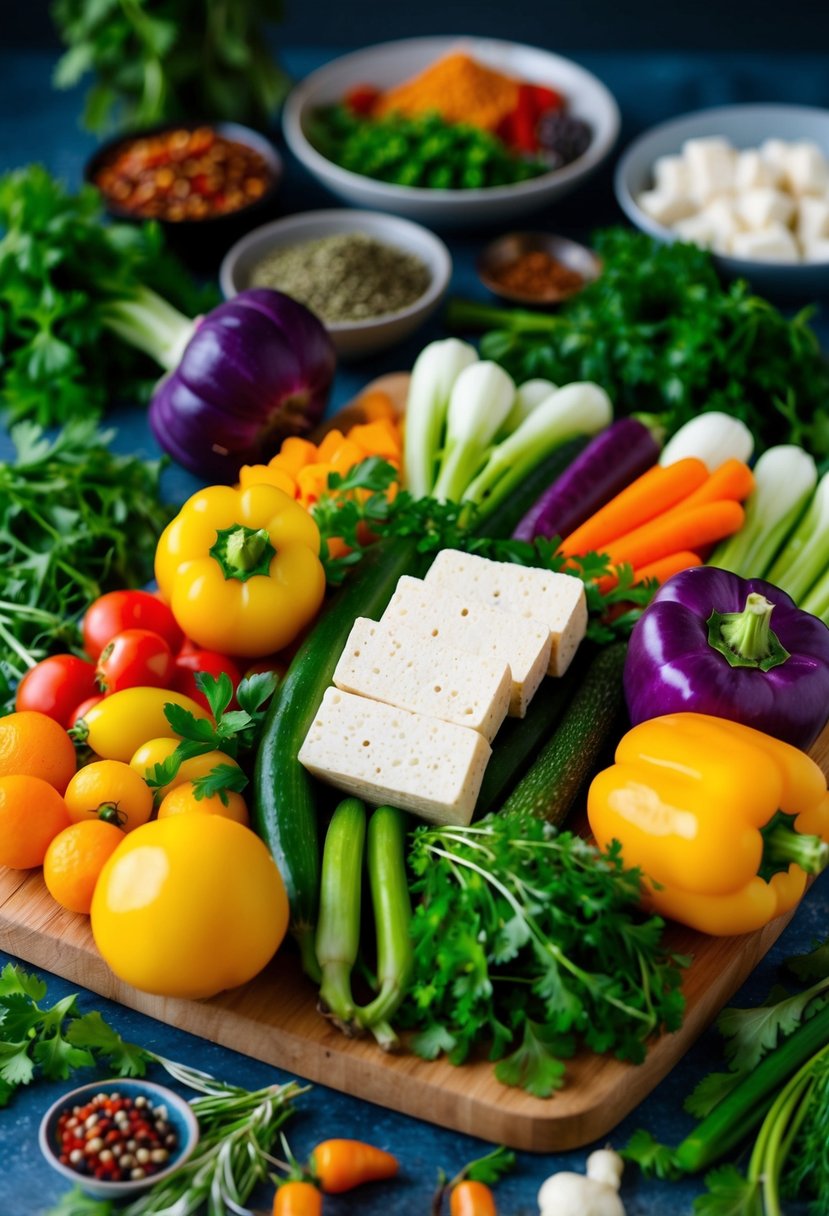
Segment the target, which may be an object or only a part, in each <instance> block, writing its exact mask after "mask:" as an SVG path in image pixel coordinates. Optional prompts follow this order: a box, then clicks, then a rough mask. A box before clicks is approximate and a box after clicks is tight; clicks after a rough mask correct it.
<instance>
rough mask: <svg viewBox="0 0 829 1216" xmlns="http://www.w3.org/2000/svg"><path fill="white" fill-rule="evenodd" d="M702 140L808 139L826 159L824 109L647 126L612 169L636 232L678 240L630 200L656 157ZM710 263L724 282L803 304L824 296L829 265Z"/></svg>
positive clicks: (744, 112) (736, 110) (720, 258)
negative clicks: (689, 141) (744, 284)
mask: <svg viewBox="0 0 829 1216" xmlns="http://www.w3.org/2000/svg"><path fill="white" fill-rule="evenodd" d="M708 135H722V136H724V137H725V138H726V139H728V140H730V142H731V143H732V144H733V145H734V147H735V148H757V147H759V146H760V144H761V143H762V142H763V140H765V139H785V140H789V141H793V140H813V141H814V142H815V143H816V144H818V145H820V147H821V148H822V149H823V151H824V153H825V155H826V156H827V157H829V110H820V109H816V108H814V107H811V106H793V105H744V106H720V107H717V108H714V109H710V110H698V111H697V112H696V113H694V114H686V115H684V116H683V117H682V118H674V119H671V120H670V121H669V122H663V123H661V124H660V125H659V126H658V127H652V128H651V130H650V131H646V132H645V134H644V135H640V136H639V138H638V139H636V140H634V142H633V143H632V144H631V145H630V146H629V147H628V148H627V150H626V151H625V153H624V155H623V156H622V157H621V159H620V161H619V163H618V165H617V167H616V179H615V189H616V197H617V199H618V200H619V205H620V206H621V208H622V210H623V211H624V212H625V214H626V215H627V217H628V219H630V220H631V221H632V223H634V224H635V225H636V227H637V228H641V230H642V231H643V232H647V233H649V234H650V235H651V236H654V237H656V238H657V239H658V240H661V241H675V240H677V239H678V238H677V236H676V233H674V232H672V231H671V229H670V228H664V227H663V226H662V225H661V224H657V223H656V222H655V221H654V220H652V219H651V218H650V216H648V215H646V214H645V212H644V211H643V210H642V209H641V207H639V205H638V203H637V202H636V199H637V197H638V195H639V194H641V192H642V191H643V190H647V189H649V188H650V187H651V186H652V185H653V180H652V168H653V163H654V161H655V160H656V159H657V157H659V156H668V155H672V154H675V153H678V152H679V151H680V149H681V147H682V145H683V143H684V142H685V140H686V139H697V138H699V137H701V136H708ZM714 261H715V263H716V264H717V266H718V267H719V268H720V270H721V271H722V272H723V273H724V274H725V275H726V276H727V277H729V278H743V279H748V280H749V281H750V283H751V284H752V286H753V287H754V288H755V289H756V290H757V291H761V292H764V293H766V294H767V295H778V296H787V297H791V296H799V297H802V298H803V299H804V300H808V299H810V298H812V297H813V296H816V295H821V294H823V293H826V292H829V262H760V261H754V260H748V259H746V258H735V257H729V256H726V255H725V254H715V255H714Z"/></svg>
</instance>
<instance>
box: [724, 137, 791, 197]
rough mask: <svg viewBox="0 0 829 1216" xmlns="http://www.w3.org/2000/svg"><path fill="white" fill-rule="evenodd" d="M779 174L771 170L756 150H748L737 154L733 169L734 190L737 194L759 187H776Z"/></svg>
mask: <svg viewBox="0 0 829 1216" xmlns="http://www.w3.org/2000/svg"><path fill="white" fill-rule="evenodd" d="M780 178H781V174H780V171H779V170H778V169H775V168H773V166H772V165H771V164H769V162H768V161H767V160H764V159H763V155H762V153H761V152H760V151H759V149H757V148H748V149H746V151H745V152H738V153H737V162H736V165H735V167H734V189H735V191H737V193H738V194H741V193H742V192H743V191H745V190H756V189H758V188H759V187H760V186H776V185H777V184H778V182H779V181H780Z"/></svg>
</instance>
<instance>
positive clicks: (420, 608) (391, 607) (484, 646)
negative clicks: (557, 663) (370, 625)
mask: <svg viewBox="0 0 829 1216" xmlns="http://www.w3.org/2000/svg"><path fill="white" fill-rule="evenodd" d="M381 622H382V623H385V622H388V623H389V624H394V623H403V624H405V625H407V626H408V627H409V629H411V630H413V631H416V632H417V633H418V634H419V635H420V636H421V637H423V638H424V639H426V638H432V637H434V638H439V639H440V640H441V641H442V642H444V643H445V644H446V645H448V646H453V647H456V648H457V649H458V650H463V651H465V652H466V653H467V654H469V655H473V654H474V655H478V656H480V657H481V658H486V657H488V658H491V659H494V660H496V661H498V662H502V663H506V664H507V666H508V667H509V669H510V676H511V692H510V705H509V712H510V714H511V715H512V716H513V717H516V718H523V717H524V714H525V713H526V712H527V706H528V705H529V703H530V701H531V700H532V698H533V696H534V695H535V692H536V690H537V689H538V686H539V684H540V683H541V681H542V680H543V678H544V675H545V673H546V671H547V667H548V665H549V662H550V650H551V648H552V639H551V637H550V630H549V629H548V628H547V626H546V625H545V624H543V622H541V621H533V620H527V619H526V618H525V617H517V616H511V615H509V614H507V613H505V612H504V611H503V610H501V609H498V608H488V607H487V606H486V604H482V603H481V602H480V601H479V600H477V599H475V597H474V596H470V595H466V596H464V595H455V594H453V593H452V592H451V591H447V590H445V589H443V590H442V591H441V593H440V595H439V596H438V595H435V591H434V588H433V587H432V588H430V587H429V586H428V585H427V584H426V583H425V582H424V581H423V580H422V579H419V578H410V577H409V575H404V576H403V577H402V578H401V579H400V580H399V582H398V584H397V588H396V590H395V592H394V595H393V596H392V597H391V600H390V601H389V604H388V607H387V608H386V611H385V612H384V613H383V615H382V617H381Z"/></svg>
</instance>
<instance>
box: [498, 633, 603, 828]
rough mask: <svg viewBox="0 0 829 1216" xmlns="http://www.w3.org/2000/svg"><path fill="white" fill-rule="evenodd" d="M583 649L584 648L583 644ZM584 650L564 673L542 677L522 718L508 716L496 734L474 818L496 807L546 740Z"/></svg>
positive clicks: (578, 673) (584, 661) (579, 672)
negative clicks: (546, 677)
mask: <svg viewBox="0 0 829 1216" xmlns="http://www.w3.org/2000/svg"><path fill="white" fill-rule="evenodd" d="M582 649H584V648H582ZM588 662H589V660H588V657H587V653H586V652H585V653H582V650H580V651H579V653H578V654H577V655H576V657H575V659H574V660H573V662H572V663H571V664H570V666H569V667H568V669H567V671H566V672H565V673H564V675H563V676H559V677H558V678H556V679H544V680H542V681H541V686H540V688H539V689H538V692H537V693H536V694H535V696H534V697H533V699H532V701H530V704H529V706H528V707H527V713H526V715H525V716H524V717H523V718H507V720H506V721H505V722H504V724H503V726H502V727H501V728H500V730H499V731H498V734H497V735H496V736H495V740H494V742H493V744H492V756H491V757H490V760H489V763H488V764H487V766H486V771H485V773H484V779H483V781H482V782H481V789H480V793H479V794H478V801H477V802H476V804H475V818H476V819H481V818H483V816H484V815H488V814H490V812H491V811H497V810H499V809H500V807H501V806H502V805H503V803H504V802H505V800H506V798H507V797H508V795H509V794H510V792H511V791H512V790H513V788H514V787H515V786H516V785H517V783H518V782H519V781H520V779H521V778H522V777H523V776H524V773H525V772H526V771H527V769H528V768H529V766H530V764H531V763H532V761H533V760H534V759H535V757H536V755H537V754H538V752H539V751H540V750H541V748H542V747H543V746H544V744H545V743H546V742H547V740H548V739H549V738H550V736H551V735H552V733H553V731H554V730H555V728H556V725H557V723H558V721H559V719H560V718H561V716H562V715H563V713H564V711H565V709H566V708H567V704H568V702H569V701H570V700H571V699H572V696H573V694H574V692H575V690H576V688H577V687H578V685H579V683H580V682H581V679H582V677H583V674H584V671H585V669H586V668H587V665H588Z"/></svg>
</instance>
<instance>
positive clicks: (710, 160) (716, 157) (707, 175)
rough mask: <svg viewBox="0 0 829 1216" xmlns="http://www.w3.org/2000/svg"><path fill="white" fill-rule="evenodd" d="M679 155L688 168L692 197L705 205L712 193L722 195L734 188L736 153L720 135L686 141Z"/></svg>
mask: <svg viewBox="0 0 829 1216" xmlns="http://www.w3.org/2000/svg"><path fill="white" fill-rule="evenodd" d="M682 155H683V156H684V158H685V162H686V164H687V165H688V174H689V178H690V186H691V194H692V195H693V197H694V198H695V199H698V200H699V201H700V202H705V201H707V200H708V199H709V198H711V197H712V196H713V195H715V194H725V193H727V192H728V191H729V190H732V189H733V188H734V171H735V167H736V162H737V153H736V152H735V150H734V148H733V147H732V146H731V144H730V143H729V142H728V140H727V139H722V138H720V136H711V137H710V138H705V139H686V141H685V143H684V144H683V145H682Z"/></svg>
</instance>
